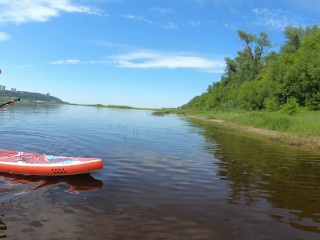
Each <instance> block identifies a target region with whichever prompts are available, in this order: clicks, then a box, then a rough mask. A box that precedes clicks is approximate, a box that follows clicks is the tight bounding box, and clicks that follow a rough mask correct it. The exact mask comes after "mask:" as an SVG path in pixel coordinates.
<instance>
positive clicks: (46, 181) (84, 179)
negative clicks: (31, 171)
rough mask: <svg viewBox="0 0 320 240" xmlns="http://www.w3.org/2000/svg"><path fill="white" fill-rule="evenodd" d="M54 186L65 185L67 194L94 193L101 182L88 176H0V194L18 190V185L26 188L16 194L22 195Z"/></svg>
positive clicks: (100, 185) (2, 174) (101, 184)
mask: <svg viewBox="0 0 320 240" xmlns="http://www.w3.org/2000/svg"><path fill="white" fill-rule="evenodd" d="M54 184H65V185H67V186H68V187H69V188H68V189H67V190H66V192H68V193H79V192H85V191H95V190H97V189H99V188H101V187H102V186H103V182H102V181H100V180H98V179H95V178H93V177H92V176H91V175H90V174H80V175H71V176H57V177H55V176H54V177H52V176H50V177H41V176H24V175H15V174H6V173H1V174H0V186H1V192H6V190H10V191H12V190H13V189H12V188H15V187H16V188H18V187H17V186H18V185H25V186H26V187H24V188H23V191H22V192H19V193H16V194H23V193H28V192H32V191H35V190H37V189H40V188H43V187H46V186H49V185H54Z"/></svg>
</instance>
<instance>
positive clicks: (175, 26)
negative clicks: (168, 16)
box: [162, 22, 178, 29]
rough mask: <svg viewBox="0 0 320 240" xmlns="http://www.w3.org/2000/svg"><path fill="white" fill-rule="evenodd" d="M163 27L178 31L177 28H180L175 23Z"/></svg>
mask: <svg viewBox="0 0 320 240" xmlns="http://www.w3.org/2000/svg"><path fill="white" fill-rule="evenodd" d="M162 27H163V28H165V29H176V28H178V25H177V24H175V23H173V22H169V23H167V24H165V25H162Z"/></svg>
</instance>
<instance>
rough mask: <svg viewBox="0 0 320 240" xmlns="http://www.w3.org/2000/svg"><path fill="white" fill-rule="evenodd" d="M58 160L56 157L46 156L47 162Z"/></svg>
mask: <svg viewBox="0 0 320 240" xmlns="http://www.w3.org/2000/svg"><path fill="white" fill-rule="evenodd" d="M58 159H59V157H58V156H52V155H48V156H47V160H48V161H56V160H58Z"/></svg>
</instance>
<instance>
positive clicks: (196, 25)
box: [190, 21, 201, 27]
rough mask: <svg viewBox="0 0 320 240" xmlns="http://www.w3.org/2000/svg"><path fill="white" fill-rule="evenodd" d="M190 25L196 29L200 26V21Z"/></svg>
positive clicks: (191, 22)
mask: <svg viewBox="0 0 320 240" xmlns="http://www.w3.org/2000/svg"><path fill="white" fill-rule="evenodd" d="M190 24H191V26H193V27H198V26H200V24H201V22H200V21H190Z"/></svg>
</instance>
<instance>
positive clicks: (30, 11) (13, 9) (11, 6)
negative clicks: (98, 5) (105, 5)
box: [0, 0, 99, 24]
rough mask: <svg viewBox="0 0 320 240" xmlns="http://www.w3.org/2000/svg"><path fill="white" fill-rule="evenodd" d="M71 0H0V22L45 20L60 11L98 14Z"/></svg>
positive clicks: (57, 14) (96, 11)
mask: <svg viewBox="0 0 320 240" xmlns="http://www.w3.org/2000/svg"><path fill="white" fill-rule="evenodd" d="M73 2H74V1H71V0H32V1H30V0H1V1H0V9H1V11H0V23H16V24H20V23H25V22H32V21H36V22H45V21H48V20H49V19H50V18H52V17H56V16H59V14H60V13H61V12H68V13H87V14H99V11H98V10H95V9H93V8H91V7H88V6H84V5H81V4H76V3H73Z"/></svg>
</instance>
